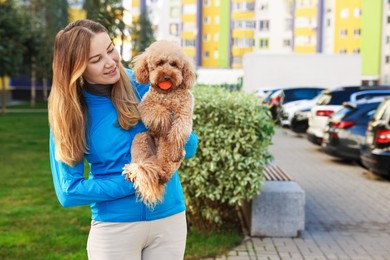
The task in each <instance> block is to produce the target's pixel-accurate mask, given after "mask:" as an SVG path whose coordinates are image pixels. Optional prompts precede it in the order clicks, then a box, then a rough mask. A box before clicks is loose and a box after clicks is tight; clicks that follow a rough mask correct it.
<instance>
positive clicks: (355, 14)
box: [353, 8, 362, 17]
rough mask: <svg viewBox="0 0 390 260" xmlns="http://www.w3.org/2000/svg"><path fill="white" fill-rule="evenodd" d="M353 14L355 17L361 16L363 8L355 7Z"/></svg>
mask: <svg viewBox="0 0 390 260" xmlns="http://www.w3.org/2000/svg"><path fill="white" fill-rule="evenodd" d="M353 15H354V16H355V17H360V16H362V10H361V9H360V8H355V9H354V10H353Z"/></svg>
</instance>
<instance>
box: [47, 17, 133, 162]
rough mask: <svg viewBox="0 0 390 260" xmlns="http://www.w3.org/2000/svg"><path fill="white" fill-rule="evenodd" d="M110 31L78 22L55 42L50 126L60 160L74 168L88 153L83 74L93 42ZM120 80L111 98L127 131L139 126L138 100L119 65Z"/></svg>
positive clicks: (119, 119)
mask: <svg viewBox="0 0 390 260" xmlns="http://www.w3.org/2000/svg"><path fill="white" fill-rule="evenodd" d="M101 32H105V33H107V30H106V29H105V28H104V27H103V26H102V25H101V24H99V23H96V22H93V21H90V20H86V19H84V20H78V21H76V22H73V23H71V24H69V25H68V26H66V27H65V28H64V29H63V30H61V31H59V32H58V33H57V36H56V38H55V42H54V58H53V84H52V88H51V92H50V96H49V102H48V110H49V123H50V128H51V131H52V133H53V136H54V142H55V144H56V151H55V152H56V158H57V159H58V160H60V161H62V162H64V163H66V164H67V165H70V166H73V165H75V164H76V163H78V162H80V161H81V160H83V158H84V154H85V153H86V152H87V150H88V148H87V142H86V129H87V125H86V122H87V120H86V115H87V106H86V102H85V100H84V97H83V94H82V87H83V86H82V74H83V73H84V71H85V69H86V68H87V63H88V56H89V50H90V42H91V38H92V37H93V36H94V35H95V34H97V33H101ZM118 67H119V72H120V79H119V81H118V82H117V83H115V84H114V86H113V88H112V92H111V98H112V101H113V103H114V106H115V108H116V110H117V113H118V123H119V125H120V126H121V127H122V128H123V129H129V128H130V127H132V126H134V125H135V124H137V122H138V121H139V120H140V115H139V112H138V109H137V104H138V100H137V97H136V95H135V93H134V91H135V90H134V88H133V86H132V85H131V82H130V80H129V77H128V75H127V73H126V71H125V69H124V67H123V65H122V64H121V63H120V62H119V64H118Z"/></svg>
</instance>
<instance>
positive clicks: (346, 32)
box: [340, 29, 348, 38]
mask: <svg viewBox="0 0 390 260" xmlns="http://www.w3.org/2000/svg"><path fill="white" fill-rule="evenodd" d="M347 35H348V30H347V29H341V30H340V36H341V38H344V37H346V36H347Z"/></svg>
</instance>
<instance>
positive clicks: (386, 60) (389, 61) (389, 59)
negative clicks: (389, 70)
mask: <svg viewBox="0 0 390 260" xmlns="http://www.w3.org/2000/svg"><path fill="white" fill-rule="evenodd" d="M385 63H386V64H389V63H390V56H389V55H386V57H385Z"/></svg>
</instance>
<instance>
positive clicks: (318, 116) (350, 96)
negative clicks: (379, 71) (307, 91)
mask: <svg viewBox="0 0 390 260" xmlns="http://www.w3.org/2000/svg"><path fill="white" fill-rule="evenodd" d="M388 95H390V87H372V86H371V87H342V88H338V89H334V90H326V91H324V92H323V93H322V94H321V95H320V97H319V99H318V101H317V103H316V104H315V106H313V107H312V109H311V110H310V113H309V116H308V120H309V128H308V129H307V131H306V133H307V138H308V139H309V140H310V141H311V142H312V143H314V144H318V145H320V144H321V142H322V139H323V137H324V129H325V127H326V124H327V122H328V117H329V116H330V115H332V114H334V113H336V112H337V111H339V110H340V109H341V108H343V103H344V102H351V103H355V102H356V101H360V100H367V99H370V98H373V97H376V96H388Z"/></svg>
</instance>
